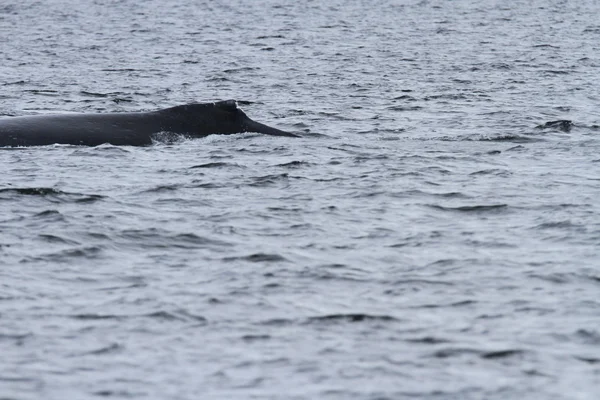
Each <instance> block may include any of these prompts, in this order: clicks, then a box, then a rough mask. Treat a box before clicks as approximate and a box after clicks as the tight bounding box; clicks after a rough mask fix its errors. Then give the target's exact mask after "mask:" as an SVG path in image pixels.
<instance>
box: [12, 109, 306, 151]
mask: <svg viewBox="0 0 600 400" xmlns="http://www.w3.org/2000/svg"><path fill="white" fill-rule="evenodd" d="M161 132H168V133H173V134H177V135H181V136H183V137H186V138H199V137H205V136H208V135H214V134H218V135H227V134H234V133H243V132H257V133H262V134H265V135H271V136H287V137H298V135H296V134H294V133H291V132H285V131H282V130H279V129H276V128H272V127H270V126H267V125H264V124H261V123H260V122H256V121H253V120H252V119H250V118H249V117H248V116H247V115H246V114H245V113H244V112H243V111H242V110H241V109H240V108H239V107H238V104H237V102H236V101H235V100H225V101H217V102H213V103H191V104H185V105H180V106H175V107H170V108H165V109H161V110H157V111H149V112H117V113H94V114H91V113H90V114H87V113H82V114H76V113H69V114H41V115H32V116H20V117H3V118H0V147H21V146H45V145H52V144H67V145H80V146H98V145H101V144H105V143H108V144H112V145H115V146H148V145H151V144H152V143H154V140H153V139H155V138H156V137H157V134H160V133H161Z"/></svg>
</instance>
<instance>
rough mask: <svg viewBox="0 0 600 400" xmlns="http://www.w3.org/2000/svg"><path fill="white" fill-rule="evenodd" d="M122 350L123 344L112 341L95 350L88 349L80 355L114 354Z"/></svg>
mask: <svg viewBox="0 0 600 400" xmlns="http://www.w3.org/2000/svg"><path fill="white" fill-rule="evenodd" d="M121 350H123V346H121V345H120V344H118V343H112V344H110V345H108V346H105V347H101V348H99V349H96V350H90V351H87V352H85V353H83V354H81V355H93V356H100V355H104V354H114V353H118V352H119V351H121Z"/></svg>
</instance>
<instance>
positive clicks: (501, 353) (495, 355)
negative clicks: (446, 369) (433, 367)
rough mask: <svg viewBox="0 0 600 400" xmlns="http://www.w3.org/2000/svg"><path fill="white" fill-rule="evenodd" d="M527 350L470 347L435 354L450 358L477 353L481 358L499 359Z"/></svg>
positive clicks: (438, 351) (520, 353) (448, 349)
mask: <svg viewBox="0 0 600 400" xmlns="http://www.w3.org/2000/svg"><path fill="white" fill-rule="evenodd" d="M524 353H525V352H524V351H523V350H519V349H506V350H492V351H485V350H477V349H468V348H447V349H440V350H437V351H436V352H434V353H433V356H434V357H436V358H450V357H460V356H464V355H476V356H479V357H480V358H483V359H487V360H491V359H499V358H507V357H513V356H518V355H522V354H524Z"/></svg>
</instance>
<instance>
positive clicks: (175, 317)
mask: <svg viewBox="0 0 600 400" xmlns="http://www.w3.org/2000/svg"><path fill="white" fill-rule="evenodd" d="M142 317H147V318H152V319H156V320H161V321H183V322H201V323H206V322H207V319H206V318H204V317H203V316H200V315H194V314H191V313H189V312H187V311H185V310H178V311H174V312H170V311H164V310H163V311H156V312H153V313H149V314H144V315H142Z"/></svg>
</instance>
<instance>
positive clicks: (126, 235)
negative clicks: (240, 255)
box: [118, 228, 231, 249]
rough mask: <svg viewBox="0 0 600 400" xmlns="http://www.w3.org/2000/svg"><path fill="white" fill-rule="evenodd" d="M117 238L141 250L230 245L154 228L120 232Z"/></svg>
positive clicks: (194, 235) (190, 234)
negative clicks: (129, 242) (135, 245)
mask: <svg viewBox="0 0 600 400" xmlns="http://www.w3.org/2000/svg"><path fill="white" fill-rule="evenodd" d="M118 237H120V238H122V239H127V240H128V241H133V242H135V243H137V244H138V245H139V246H141V247H143V248H148V249H152V248H158V249H161V248H163V249H168V248H179V249H202V248H210V247H214V246H217V247H228V246H231V244H230V243H228V242H225V241H222V240H217V239H210V238H207V237H204V236H199V235H196V234H195V233H180V234H172V233H170V232H167V231H162V230H159V229H156V228H150V229H146V230H143V229H128V230H125V231H122V232H121V233H120V234H119V235H118Z"/></svg>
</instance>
